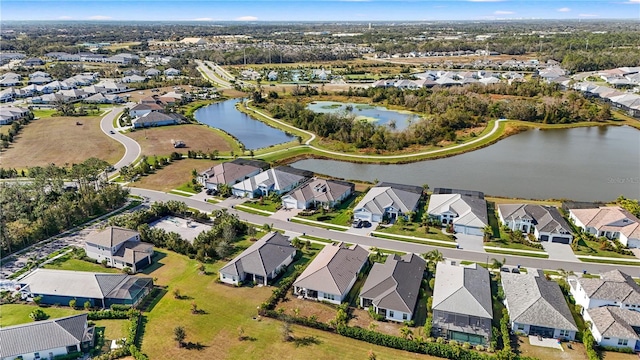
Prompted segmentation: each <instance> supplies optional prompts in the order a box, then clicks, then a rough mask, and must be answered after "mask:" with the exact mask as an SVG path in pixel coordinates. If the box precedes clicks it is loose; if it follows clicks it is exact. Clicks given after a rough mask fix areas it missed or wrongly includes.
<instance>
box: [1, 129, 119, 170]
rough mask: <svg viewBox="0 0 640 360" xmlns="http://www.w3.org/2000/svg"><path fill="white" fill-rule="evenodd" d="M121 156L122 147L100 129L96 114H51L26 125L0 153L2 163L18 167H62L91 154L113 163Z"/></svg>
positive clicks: (84, 158) (4, 165)
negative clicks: (90, 115) (52, 165)
mask: <svg viewBox="0 0 640 360" xmlns="http://www.w3.org/2000/svg"><path fill="white" fill-rule="evenodd" d="M76 122H80V123H82V125H76ZM25 154H28V156H25ZM123 155H124V147H123V146H122V145H121V144H120V143H119V142H117V141H115V140H113V139H111V138H110V137H108V136H107V135H105V134H104V133H103V132H102V130H100V118H99V117H66V116H54V117H50V118H43V119H40V120H35V121H32V122H31V123H30V124H29V125H27V126H25V127H24V128H23V129H22V131H21V132H20V134H19V135H18V136H17V137H16V140H15V141H14V142H13V143H12V144H11V145H10V146H9V148H8V149H7V150H6V151H4V152H3V154H2V166H3V167H5V168H17V169H20V168H26V167H30V166H44V165H48V164H51V163H54V164H56V165H59V166H62V165H64V164H67V163H68V164H73V163H76V164H78V163H81V162H82V161H84V160H86V159H87V158H89V157H92V156H93V157H97V158H99V159H103V160H106V161H107V162H109V163H111V164H114V163H116V162H117V161H118V160H120V158H122V156H123Z"/></svg>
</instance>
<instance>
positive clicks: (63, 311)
mask: <svg viewBox="0 0 640 360" xmlns="http://www.w3.org/2000/svg"><path fill="white" fill-rule="evenodd" d="M61 305H65V306H61V307H55V306H50V307H41V308H40V309H42V310H43V311H44V312H45V313H46V314H47V315H49V319H56V318H60V317H65V316H71V315H75V314H81V313H83V312H84V310H74V309H71V308H69V307H68V306H67V305H69V304H61ZM35 309H38V306H36V305H35V304H29V305H25V304H6V305H2V306H0V313H1V314H2V316H0V326H3V327H4V326H11V325H18V324H25V323H30V322H33V320H31V318H29V314H30V313H31V312H32V311H33V310H35Z"/></svg>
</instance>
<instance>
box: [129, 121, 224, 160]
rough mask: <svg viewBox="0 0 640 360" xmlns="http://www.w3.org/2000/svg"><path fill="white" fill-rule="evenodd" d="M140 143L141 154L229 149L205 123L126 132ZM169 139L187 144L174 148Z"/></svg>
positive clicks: (161, 154)
mask: <svg viewBox="0 0 640 360" xmlns="http://www.w3.org/2000/svg"><path fill="white" fill-rule="evenodd" d="M126 135H127V136H129V137H130V138H132V139H134V140H135V141H137V142H138V144H140V146H141V147H142V154H143V155H148V156H153V155H158V156H167V155H169V154H171V153H172V152H174V151H177V152H179V153H181V154H186V153H187V152H188V151H189V150H191V151H203V152H205V153H207V154H209V153H211V152H212V151H214V150H218V151H220V152H222V151H230V150H231V145H230V144H229V143H228V142H227V141H226V140H225V138H223V137H222V136H221V135H219V134H218V133H216V131H215V130H213V129H211V128H209V127H208V126H205V125H197V124H185V125H173V126H161V127H155V128H149V129H144V130H136V131H134V132H130V133H127V134H126ZM171 139H174V140H182V141H184V142H185V144H186V145H187V146H186V147H184V148H178V149H175V148H174V147H173V145H172V144H171Z"/></svg>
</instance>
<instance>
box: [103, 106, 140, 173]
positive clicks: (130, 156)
mask: <svg viewBox="0 0 640 360" xmlns="http://www.w3.org/2000/svg"><path fill="white" fill-rule="evenodd" d="M122 109H123V107H114V108H113V109H111V111H110V112H109V113H107V114H106V115H105V116H104V117H103V118H102V120H101V121H100V129H102V132H104V133H105V134H107V136H109V137H111V138H112V139H114V140H116V141H117V142H119V143H121V144H122V145H123V146H124V150H125V151H124V156H123V157H122V159H120V161H118V162H117V163H116V164H115V165H114V166H113V167H114V168H115V170H114V171H112V172H110V173H109V176H111V175H113V174H115V173H116V172H117V171H118V170H119V169H120V168H121V167H123V166H125V165H130V164H133V163H134V162H135V161H136V159H138V158H139V157H140V154H141V153H142V148H140V144H138V143H137V142H136V141H135V140H133V139H132V138H130V137H128V136H126V135H124V134H121V133H119V132H118V131H116V129H115V128H114V127H113V120H114V119H115V118H116V117H117V116H119V115H120V112H121V110H122Z"/></svg>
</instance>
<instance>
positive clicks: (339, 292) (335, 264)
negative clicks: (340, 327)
mask: <svg viewBox="0 0 640 360" xmlns="http://www.w3.org/2000/svg"><path fill="white" fill-rule="evenodd" d="M368 261H369V252H368V251H367V250H365V249H364V248H363V247H361V246H359V245H353V246H351V247H347V246H346V245H344V244H343V243H340V244H329V245H326V246H325V247H324V248H323V249H322V250H321V251H320V253H318V255H317V256H316V258H315V259H313V261H312V262H311V264H309V266H307V268H306V269H305V270H304V271H303V272H302V274H300V276H299V277H298V278H297V279H296V281H295V282H294V283H293V293H294V294H295V295H298V296H302V297H303V298H305V299H311V300H317V301H327V302H330V303H332V304H338V305H339V304H341V303H342V301H343V300H344V299H345V297H346V296H347V294H348V293H349V290H351V287H352V286H353V284H355V282H356V279H358V273H359V272H360V270H362V268H363V267H364V265H365V264H366V263H367V262H368Z"/></svg>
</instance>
